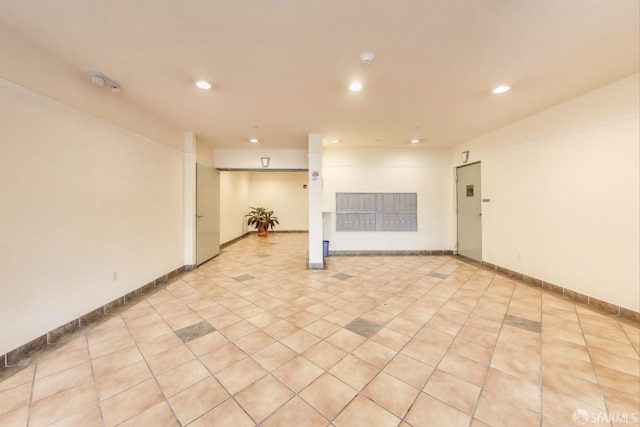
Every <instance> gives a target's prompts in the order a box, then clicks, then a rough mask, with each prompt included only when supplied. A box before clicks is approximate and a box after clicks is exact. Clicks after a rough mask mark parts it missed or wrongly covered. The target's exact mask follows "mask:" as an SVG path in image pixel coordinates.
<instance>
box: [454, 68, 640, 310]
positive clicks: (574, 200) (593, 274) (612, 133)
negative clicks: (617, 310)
mask: <svg viewBox="0 0 640 427" xmlns="http://www.w3.org/2000/svg"><path fill="white" fill-rule="evenodd" d="M638 82H639V80H638V75H637V74H636V75H634V76H631V77H629V78H626V79H624V80H621V81H619V82H616V83H614V84H612V85H609V86H606V87H604V88H601V89H599V90H596V91H594V92H591V93H588V94H585V95H583V96H581V97H579V98H576V99H574V100H571V101H569V102H566V103H563V104H561V105H558V106H556V107H554V108H551V109H549V110H546V111H544V112H541V113H539V114H536V115H534V116H531V117H529V118H527V119H524V120H521V121H519V122H516V123H513V124H511V125H509V126H507V127H506V128H502V129H499V130H497V131H495V132H492V133H490V134H488V135H484V136H482V137H479V138H476V139H474V140H471V141H467V142H466V143H464V144H461V145H460V146H459V147H456V149H455V150H454V153H455V155H454V157H453V159H454V162H459V152H461V151H464V150H466V149H468V150H470V152H471V158H472V161H476V160H480V161H481V162H482V198H489V199H491V202H490V203H484V204H483V215H482V221H483V224H482V225H483V258H484V260H485V261H488V262H490V263H493V264H496V265H500V266H502V267H505V268H508V269H511V270H514V271H518V272H520V273H523V274H526V275H528V276H532V277H536V278H539V279H542V280H544V281H547V282H550V283H553V284H556V285H559V286H562V287H565V288H568V289H570V290H573V291H576V292H579V293H582V294H585V295H588V296H591V297H595V298H598V299H601V300H604V301H607V302H610V303H613V304H616V305H619V306H622V307H626V308H628V309H631V310H634V311H638V310H639V308H640V307H639V305H640V289H639V288H640V287H639V285H638V279H639V277H640V271H639V267H638V259H640V253H639V248H640V241H639V235H640V230H639V222H640V213H639V210H638V206H639V204H640V200H639V197H640V196H639V195H640V188H639V182H640V166H639V158H640V153H639V148H638V147H639V145H640V143H639V141H640V132H639V121H640V120H639V114H638V108H639V107H640V98H639V96H640V95H639V94H640V85H639V84H638ZM518 254H520V257H518Z"/></svg>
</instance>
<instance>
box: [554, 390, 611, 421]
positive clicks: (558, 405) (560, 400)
mask: <svg viewBox="0 0 640 427" xmlns="http://www.w3.org/2000/svg"><path fill="white" fill-rule="evenodd" d="M578 409H581V410H583V411H586V413H587V414H589V418H590V417H591V414H598V413H603V411H602V410H601V409H598V408H594V407H592V406H590V405H587V404H585V403H584V402H580V401H579V400H577V399H574V398H572V397H570V396H568V395H566V394H564V393H560V392H557V391H555V390H553V389H551V388H548V387H542V412H543V414H544V415H546V416H548V417H550V418H553V419H555V420H558V421H561V422H563V423H565V424H569V425H575V423H574V422H573V415H574V413H575V412H576V410H578ZM592 421H593V420H591V419H589V424H588V425H589V427H591V426H610V425H611V423H608V422H606V423H605V422H592Z"/></svg>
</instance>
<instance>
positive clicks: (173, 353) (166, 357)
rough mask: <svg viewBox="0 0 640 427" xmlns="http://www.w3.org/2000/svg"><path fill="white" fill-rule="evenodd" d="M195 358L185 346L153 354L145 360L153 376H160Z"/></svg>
mask: <svg viewBox="0 0 640 427" xmlns="http://www.w3.org/2000/svg"><path fill="white" fill-rule="evenodd" d="M193 358H195V355H194V354H193V353H192V352H191V350H189V348H188V347H187V346H185V345H181V346H177V347H174V348H171V349H169V350H166V351H163V352H162V353H158V354H155V355H153V356H151V357H149V358H147V359H146V360H147V363H148V364H149V367H150V368H151V370H152V371H153V373H154V375H160V374H161V373H163V372H165V371H167V370H169V369H171V368H175V367H176V366H178V365H182V364H183V363H185V362H188V361H189V360H192V359H193Z"/></svg>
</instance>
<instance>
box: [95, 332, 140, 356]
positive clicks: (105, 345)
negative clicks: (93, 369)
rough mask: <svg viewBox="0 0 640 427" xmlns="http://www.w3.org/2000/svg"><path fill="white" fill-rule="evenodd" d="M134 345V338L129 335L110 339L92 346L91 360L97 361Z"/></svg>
mask: <svg viewBox="0 0 640 427" xmlns="http://www.w3.org/2000/svg"><path fill="white" fill-rule="evenodd" d="M133 345H135V341H134V340H133V337H132V336H131V335H129V334H128V333H127V335H126V336H120V337H115V338H110V339H107V340H104V341H100V342H98V343H95V344H93V345H90V346H89V353H90V355H91V359H97V358H99V357H102V356H106V355H108V354H111V353H114V352H116V351H120V350H123V349H125V348H127V347H131V346H133Z"/></svg>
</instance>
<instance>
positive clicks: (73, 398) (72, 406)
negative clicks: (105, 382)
mask: <svg viewBox="0 0 640 427" xmlns="http://www.w3.org/2000/svg"><path fill="white" fill-rule="evenodd" d="M97 403H98V399H97V397H96V389H95V387H94V385H93V381H88V382H85V383H82V384H79V385H77V386H75V387H72V388H69V389H67V390H64V391H61V392H60V393H57V394H54V395H53V396H49V397H46V398H44V399H41V400H39V401H37V402H35V403H33V404H32V405H31V411H30V414H29V425H30V426H34V427H38V426H44V425H48V424H51V423H53V422H56V421H59V420H61V419H63V418H66V417H68V416H70V415H72V414H74V413H75V412H78V411H80V410H82V409H84V408H87V407H89V406H92V405H96V404H97Z"/></svg>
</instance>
